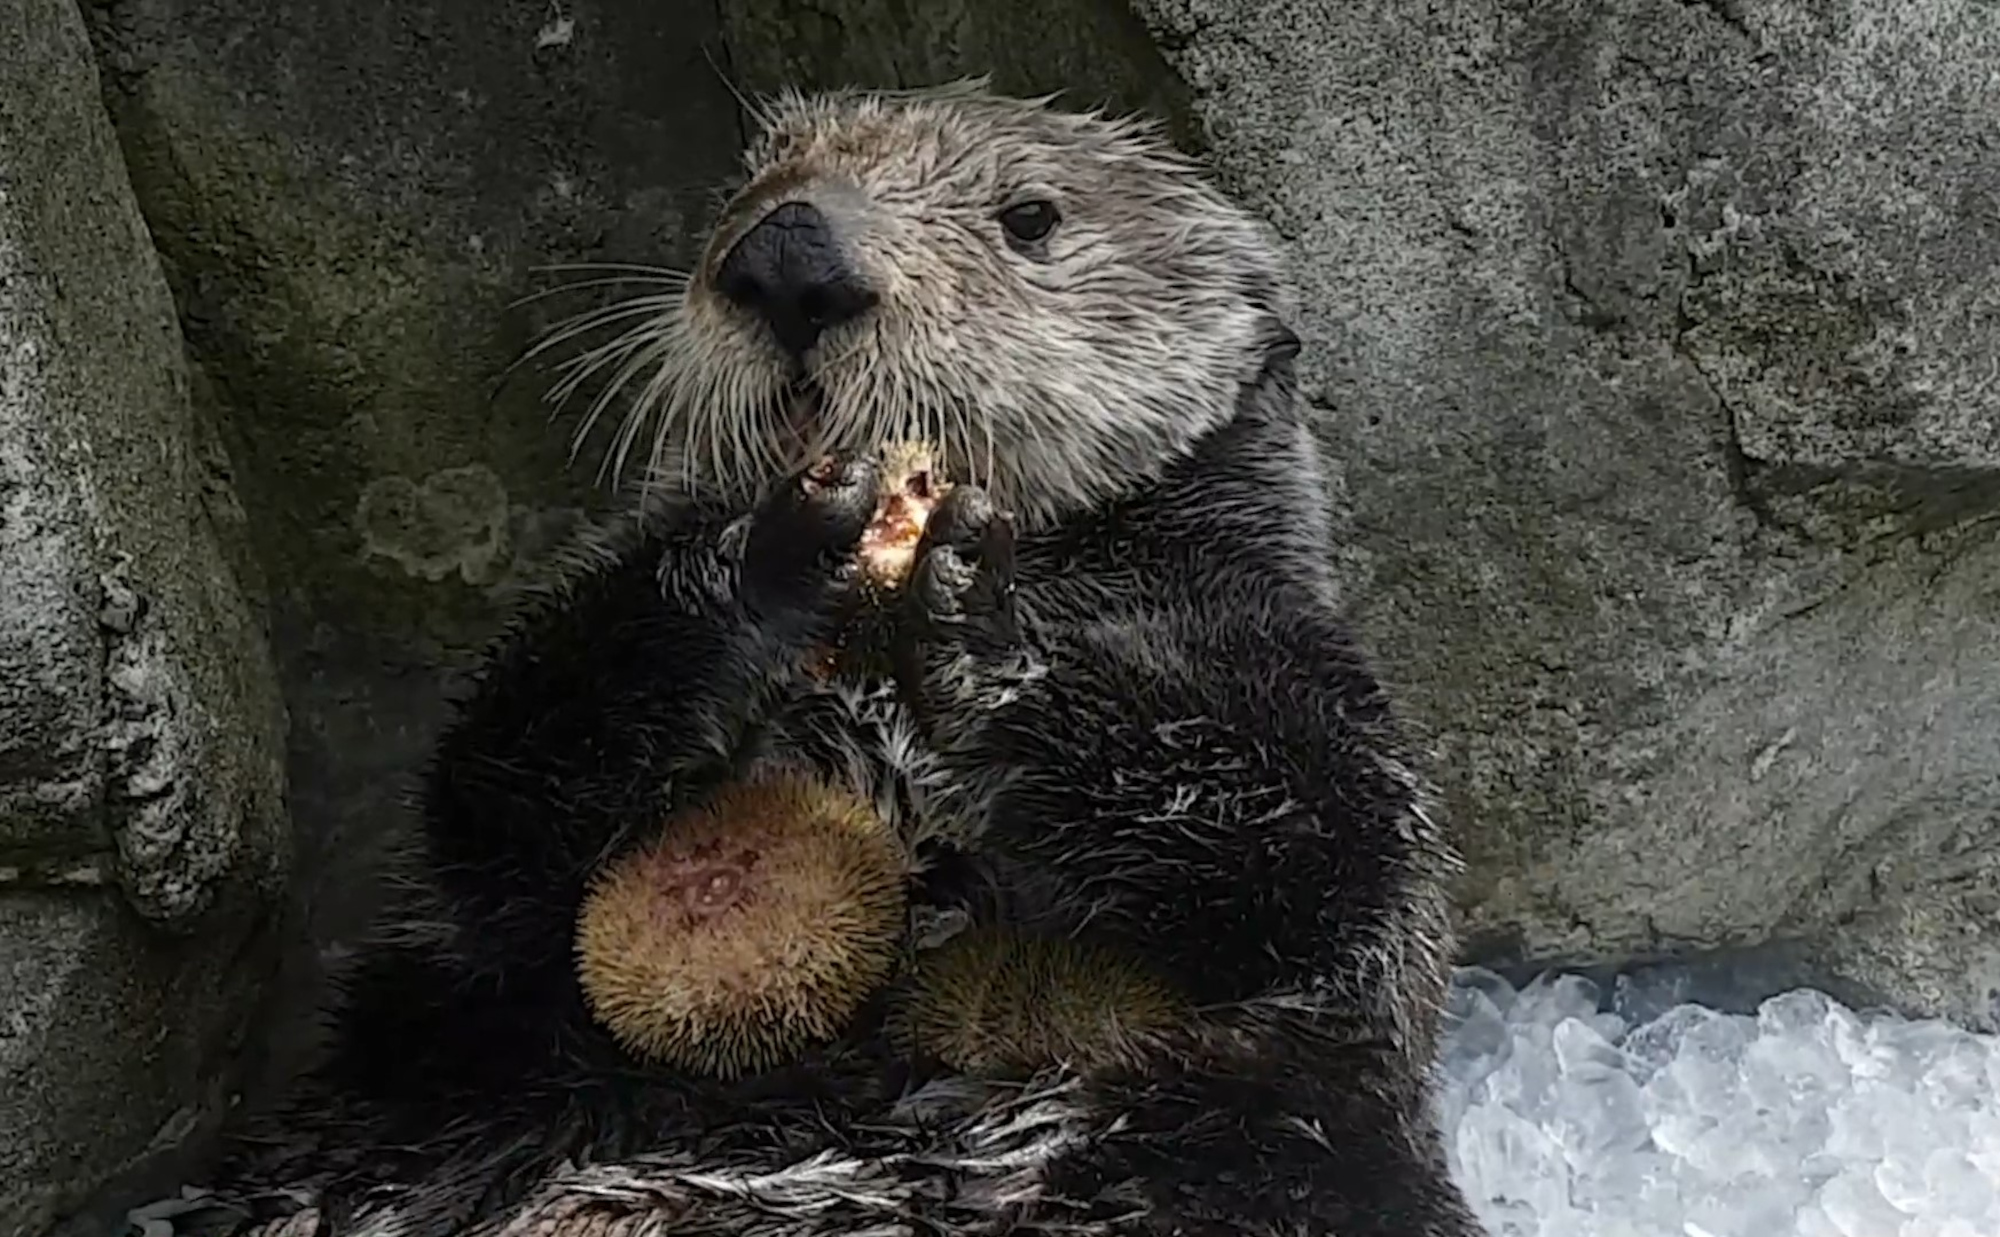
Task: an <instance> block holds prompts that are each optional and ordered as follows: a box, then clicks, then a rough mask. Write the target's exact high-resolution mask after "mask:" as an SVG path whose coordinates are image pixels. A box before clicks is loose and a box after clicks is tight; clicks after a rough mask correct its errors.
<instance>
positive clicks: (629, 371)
mask: <svg viewBox="0 0 2000 1237" xmlns="http://www.w3.org/2000/svg"><path fill="white" fill-rule="evenodd" d="M662 351H663V350H662V349H661V337H660V336H659V335H657V334H656V335H654V336H652V337H650V338H644V339H642V340H640V341H639V342H638V343H637V344H635V346H634V347H633V348H632V349H631V351H630V354H629V355H628V356H627V357H626V358H625V360H624V362H623V363H621V364H620V365H619V366H618V369H617V371H616V373H614V374H613V375H612V379H611V381H610V383H609V384H608V385H606V386H605V388H604V389H603V390H602V391H600V392H598V394H597V395H596V396H595V397H594V398H593V399H592V400H591V403H590V410H589V413H588V414H587V416H586V417H585V419H584V422H583V425H582V426H581V427H580V428H579V429H578V430H577V433H576V435H575V436H574V437H573V439H572V442H571V458H572V459H574V458H575V454H576V452H577V451H580V450H581V449H582V447H583V441H584V438H585V437H586V436H587V435H588V434H589V432H590V429H591V427H593V426H595V425H596V424H597V419H598V418H599V417H600V416H602V415H603V412H604V410H605V409H606V408H607V407H609V406H610V404H611V402H612V401H613V400H614V399H616V398H617V397H618V395H619V393H620V392H622V391H623V390H624V389H625V385H626V384H627V383H629V382H631V381H632V378H633V376H634V375H635V374H637V373H638V372H639V371H640V370H641V369H644V368H645V367H646V365H647V364H648V363H649V362H651V363H655V364H657V363H658V360H659V358H660V356H661V355H662ZM627 416H628V419H629V418H630V416H631V414H629V413H628V414H627ZM603 479H604V476H603V470H602V469H601V468H600V470H599V480H600V481H602V480H603Z"/></svg>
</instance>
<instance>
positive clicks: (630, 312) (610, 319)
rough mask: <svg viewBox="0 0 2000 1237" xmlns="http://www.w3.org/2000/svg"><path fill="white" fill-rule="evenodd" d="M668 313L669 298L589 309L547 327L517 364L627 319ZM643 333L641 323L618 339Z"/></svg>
mask: <svg viewBox="0 0 2000 1237" xmlns="http://www.w3.org/2000/svg"><path fill="white" fill-rule="evenodd" d="M672 309H673V300H672V298H668V297H642V298H637V299H634V300H631V301H624V302H620V303H619V304H617V305H610V306H605V307H604V308H601V309H593V310H591V311H589V312H588V313H582V314H578V315H576V316H575V317H573V318H567V319H564V320H563V321H562V322H561V323H558V324H557V325H555V326H552V327H550V328H549V330H548V332H547V333H546V334H545V335H543V336H542V337H541V338H540V339H538V340H536V342H535V343H534V344H533V345H532V346H531V347H529V348H528V349H527V351H526V352H524V353H523V354H522V357H521V360H523V361H526V360H531V359H533V358H534V357H537V356H540V355H541V354H542V353H544V352H547V351H548V350H549V349H551V348H555V347H559V346H561V345H563V344H566V343H568V342H570V341H571V340H573V339H576V338H577V337H579V336H582V335H588V334H589V333H590V332H592V331H595V330H599V329H601V328H603V327H607V326H610V325H611V324H612V323H614V322H618V321H622V320H624V319H627V318H639V317H644V318H648V319H651V318H656V317H657V316H659V315H662V314H665V313H668V312H670V311H671V310H672ZM647 329H648V324H647V323H643V322H642V323H639V324H637V325H635V326H633V327H630V328H627V330H626V332H624V333H622V334H620V335H619V336H618V338H620V339H623V338H625V336H626V335H628V334H632V333H643V332H645V331H646V330H647ZM614 342H615V341H614ZM599 346H600V347H602V346H604V345H599ZM586 355H587V354H586ZM518 363H519V362H517V364H518ZM564 364H565V365H567V364H568V362H564Z"/></svg>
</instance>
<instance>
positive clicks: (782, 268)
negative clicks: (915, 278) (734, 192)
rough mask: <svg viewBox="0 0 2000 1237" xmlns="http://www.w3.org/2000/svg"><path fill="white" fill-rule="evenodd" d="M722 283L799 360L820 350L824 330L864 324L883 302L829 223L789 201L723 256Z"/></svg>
mask: <svg viewBox="0 0 2000 1237" xmlns="http://www.w3.org/2000/svg"><path fill="white" fill-rule="evenodd" d="M715 282H716V286H717V287H718V288H719V289H721V291H722V294H723V295H724V296H726V297H728V298H729V299H730V300H732V301H734V302H736V303H737V304H738V305H741V306H743V307H744V308H745V309H748V310H750V311H751V312H753V313H755V314H756V315H757V316H759V317H761V318H762V319H764V321H765V322H767V323H769V324H770V327H771V331H772V333H773V334H775V335H776V336H777V337H778V343H779V344H780V345H782V346H783V347H784V349H785V351H787V352H790V353H791V354H792V355H794V356H797V355H799V354H801V353H803V352H805V351H806V349H808V348H810V347H812V346H813V344H814V343H815V342H817V341H818V339H819V336H820V332H821V331H824V330H825V329H826V328H828V327H830V326H837V325H839V324H840V323H842V322H847V321H849V320H851V319H854V318H858V317H860V316H861V315H862V314H864V313H866V312H867V311H868V310H869V309H870V308H872V307H873V306H874V304H875V300H876V296H875V292H874V290H873V289H872V288H870V287H869V286H868V285H867V283H866V282H865V281H864V280H863V279H862V278H861V276H860V274H859V273H858V272H856V271H855V269H854V268H853V267H852V266H850V265H849V264H848V262H847V258H846V256H845V255H843V254H842V253H841V251H840V245H839V243H838V242H837V241H836V240H835V239H834V235H833V229H832V228H830V227H829V226H828V225H827V222H826V216H824V215H822V214H820V213H819V211H818V209H817V208H815V207H813V206H809V205H807V204H806V203H804V202H786V203H785V204H784V205H782V206H779V207H778V208H777V209H775V210H773V211H772V212H771V213H770V214H768V215H766V216H764V218H763V219H762V220H761V221H760V222H759V223H758V224H757V226H756V227H754V228H751V229H750V230H749V231H748V232H745V233H744V234H743V236H742V238H741V239H740V240H738V241H737V242H736V244H735V245H734V246H732V247H731V248H730V250H729V252H728V253H727V254H725V255H723V259H722V266H721V268H720V269H719V270H717V272H716V277H715Z"/></svg>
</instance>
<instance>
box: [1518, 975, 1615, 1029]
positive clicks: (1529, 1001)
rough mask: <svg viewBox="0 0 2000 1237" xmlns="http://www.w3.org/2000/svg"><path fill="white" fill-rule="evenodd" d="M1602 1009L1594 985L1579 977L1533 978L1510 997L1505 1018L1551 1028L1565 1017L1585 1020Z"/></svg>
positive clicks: (1599, 994)
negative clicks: (1512, 1001) (1517, 994)
mask: <svg viewBox="0 0 2000 1237" xmlns="http://www.w3.org/2000/svg"><path fill="white" fill-rule="evenodd" d="M1602 1008H1603V997H1602V994H1601V992H1600V990H1599V989H1598V987H1597V985H1596V984H1594V983H1592V982H1591V981H1590V980H1588V979H1585V978H1584V977H1583V976H1581V975H1555V976H1550V975H1537V976H1536V977H1535V978H1534V979H1533V980H1532V981H1531V982H1530V983H1529V984H1528V986H1527V987H1525V988H1523V989H1521V992H1520V995H1519V996H1517V997H1515V998H1514V1007H1513V1008H1512V1009H1510V1010H1509V1011H1508V1013H1507V1019H1508V1021H1510V1022H1513V1023H1515V1024H1517V1025H1519V1024H1536V1025H1541V1026H1548V1027H1553V1026H1555V1024H1556V1023H1558V1022H1561V1021H1562V1020H1563V1019H1565V1018H1589V1017H1591V1016H1593V1015H1595V1014H1596V1013H1597V1012H1598V1011H1599V1010H1600V1009H1602Z"/></svg>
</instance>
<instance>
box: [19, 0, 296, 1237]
mask: <svg viewBox="0 0 2000 1237" xmlns="http://www.w3.org/2000/svg"><path fill="white" fill-rule="evenodd" d="M4 24H5V25H6V27H7V29H8V30H9V31H10V32H12V33H13V36H14V38H15V39H16V40H17V41H16V42H13V43H10V44H9V45H8V47H7V50H6V51H5V53H4V56H5V71H4V72H0V1235H4V1237H16V1235H18V1234H29V1233H36V1232H40V1231H42V1230H43V1229H44V1228H45V1227H46V1226H47V1225H48V1224H49V1223H50V1222H51V1221H52V1220H53V1219H54V1218H55V1217H56V1216H57V1215H58V1214H60V1213H62V1212H64V1211H67V1210H68V1209H70V1208H72V1207H74V1206H76V1205H77V1204H78V1203H80V1202H81V1201H83V1200H84V1199H85V1198H86V1197H87V1196H88V1195H89V1194H90V1193H91V1191H93V1190H94V1189H95V1188H96V1187H97V1186H98V1185H99V1184H100V1183H101V1182H102V1181H104V1180H105V1179H106V1178H108V1177H112V1176H114V1175H118V1174H121V1173H126V1172H128V1171H129V1172H132V1173H136V1174H143V1173H144V1172H145V1171H146V1170H147V1169H149V1168H152V1169H157V1170H159V1171H163V1172H164V1171H170V1165H169V1164H168V1163H167V1162H166V1160H167V1159H170V1158H171V1156H170V1153H171V1152H172V1151H173V1149H174V1148H175V1147H177V1146H178V1145H179V1144H180V1143H181V1142H182V1141H183V1140H184V1139H186V1138H187V1137H188V1136H190V1135H195V1134H200V1133H203V1132H205V1131H207V1130H210V1129H212V1128H213V1127H214V1125H215V1124H216V1121H217V1119H218V1118H219V1117H220V1116H221V1115H222V1114H223V1113H224V1112H225V1111H226V1108H227V1105H228V1099H229V1095H230V1088H231V1084H232V1074H231V1066H232V1062H233V1060H234V1056H235V1051H236V1049H237V1048H238V1047H239V1043H238V1038H239V1036H238V1033H239V1031H240V1030H241V1029H242V1025H243V1014H244V1012H245V1011H246V1010H247V1009H248V1008H250V999H251V998H253V997H254V996H255V995H256V986H257V985H256V980H257V979H258V977H259V975H260V973H261V971H262V970H263V969H264V968H263V962H262V960H263V958H264V957H265V956H266V954H267V953H268V951H269V950H270V948H271V947H272V946H274V945H275V944H276V934H275V933H268V932H267V933H265V934H264V936H263V937H262V939H260V938H259V936H258V935H257V933H258V931H259V930H260V929H263V928H265V927H266V926H267V925H268V923H269V919H268V918H267V914H266V913H267V912H268V911H269V910H270V909H271V907H272V906H273V903H274V898H275V895H276V893H277V892H278V890H279V889H280V888H281V886H282V882H283V877H284V872H285V864H286V860H287V857H288V854H289V838H288V831H287V829H286V825H285V818H284V788H285V778H284V767H283V761H282V729H283V721H284V716H283V708H282V705H281V704H280V702H279V697H278V691H277V684H276V680H275V677H274V674H273V672H272V666H271V659H270V655H269V652H268V649H267V647H266V644H265V633H264V630H263V628H262V626H261V624H260V622H259V621H258V618H257V616H256V613H255V610H254V607H253V605H252V603H251V601H250V600H249V599H248V598H247V597H246V593H245V581H244V579H243V578H242V577H241V576H240V575H239V571H241V570H242V569H243V568H244V567H245V566H246V565H247V564H246V561H245V559H244V558H243V557H242V555H241V554H240V553H239V551H240V548H241V545H240V543H241V538H242V524H243V513H242V511H241V510H240V509H239V508H238V507H237V506H236V503H235V499H234V497H233V495H232V492H231V488H230V484H229V468H228V464H227V462H226V461H225V460H224V458H223V455H222V452H221V451H220V450H219V448H218V446H217V444H216V442H215V439H214V437H213V432H212V428H211V427H210V426H208V425H206V424H204V423H203V422H202V421H201V420H199V419H198V418H197V417H196V416H195V415H194V413H193V410H192V408H191V406H190V402H189V386H188V378H187V371H186V369H185V367H184V365H183V362H182V355H181V337H180V332H179V329H178V328H177V326H176V325H175V316H174V305H173V301H172V300H171V298H170V297H169V295H168V292H167V286H166V283H165V282H164V280H163V279H162V278H161V275H160V267H159V263H158V262H157V260H156V259H155V257H154V254H153V246H152V243H151V240H150V238H149V237H148V235H147V231H146V227H145V224H144V222H143V221H142V220H141V218H140V215H139V211H138V208H137V206H136V205H135V203H134V201H133V197H132V190H131V186H130V184H129V183H128V181H127V179H126V175H125V170H124V167H123V165H122V163H121V161H120V159H119V154H118V148H117V144H116V141H115V139H114V137H113V135H112V132H111V125H110V122H109V120H108V119H107V118H106V116H105V113H104V108H103V105H102V102H101V100H100V98H99V90H98V78H97V72H96V69H95V66H94V64H93V62H92V59H91V51H90V45H89V42H88V40H87V38H86V36H85V31H84V25H83V21H82V19H81V16H80V14H79V13H78V11H77V9H76V7H75V6H74V4H73V3H72V0H13V2H12V3H11V4H10V5H9V8H8V12H7V15H6V20H5V23H4ZM252 587H254V582H253V584H252ZM163 1157H164V1158H163Z"/></svg>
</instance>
